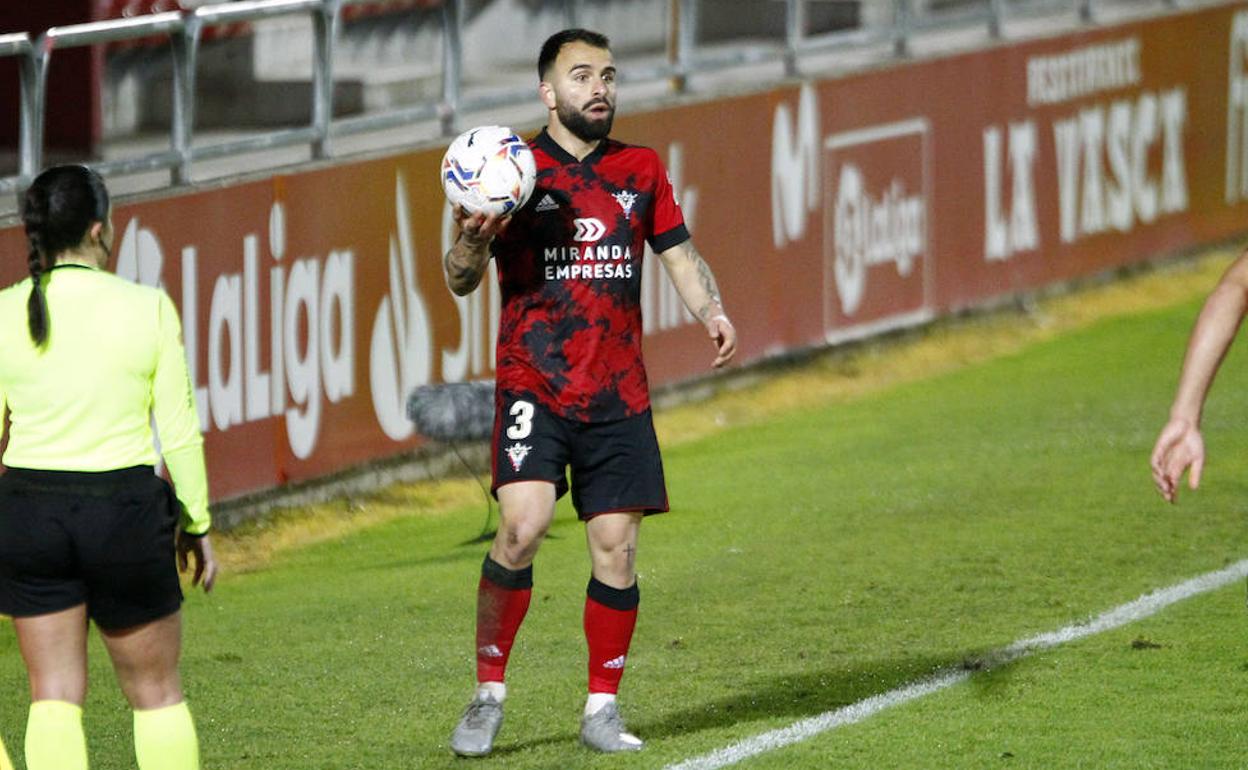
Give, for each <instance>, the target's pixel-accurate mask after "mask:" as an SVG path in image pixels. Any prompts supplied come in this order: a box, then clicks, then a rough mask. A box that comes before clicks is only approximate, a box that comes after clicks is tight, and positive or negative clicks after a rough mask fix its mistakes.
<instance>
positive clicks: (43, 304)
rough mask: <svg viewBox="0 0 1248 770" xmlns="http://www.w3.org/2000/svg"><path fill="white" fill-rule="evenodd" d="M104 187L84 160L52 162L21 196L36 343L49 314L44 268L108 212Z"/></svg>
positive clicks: (44, 338)
mask: <svg viewBox="0 0 1248 770" xmlns="http://www.w3.org/2000/svg"><path fill="white" fill-rule="evenodd" d="M108 210H109V204H108V190H107V189H106V188H105V186H104V180H103V179H101V178H100V175H99V174H97V173H95V172H94V171H92V170H91V169H89V168H87V167H86V166H53V167H52V168H49V169H47V170H46V171H44V172H43V173H42V174H40V175H39V176H37V177H35V181H34V182H32V183H31V185H30V188H29V189H28V190H26V194H25V196H24V197H23V199H22V223H23V224H24V225H25V226H26V240H27V243H28V244H29V246H30V250H29V252H28V253H27V257H26V267H27V269H28V270H29V271H30V279H31V287H30V298H29V299H28V300H27V301H26V321H27V326H28V327H29V328H30V339H31V340H32V341H33V342H34V343H35V346H36V347H44V346H45V345H47V343H48V330H49V325H50V323H51V319H50V318H49V315H48V301H47V297H46V296H45V295H44V287H43V284H44V281H43V277H44V274H45V273H47V272H48V271H49V270H51V269H52V266H53V265H55V264H56V260H57V257H58V256H59V255H60V254H61V253H63V252H65V251H66V250H68V249H73V248H75V247H77V246H78V245H79V244H81V243H82V240H83V238H85V237H86V235H87V231H88V230H90V228H91V225H92V224H94V223H96V222H104V221H105V220H106V219H107V218H108Z"/></svg>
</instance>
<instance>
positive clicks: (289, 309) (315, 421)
mask: <svg viewBox="0 0 1248 770" xmlns="http://www.w3.org/2000/svg"><path fill="white" fill-rule="evenodd" d="M268 229H269V233H268V236H269V237H268V255H269V256H270V257H271V258H272V261H271V263H270V264H269V265H268V268H267V270H266V269H265V267H264V266H263V265H262V259H261V239H260V237H259V236H258V235H256V234H253V233H249V234H246V235H245V236H244V237H243V243H242V246H243V249H242V251H243V260H242V261H243V265H242V271H241V272H224V271H221V272H216V273H215V274H213V275H212V278H213V279H214V280H213V288H212V297H211V301H210V304H209V307H208V312H207V314H206V325H204V326H203V327H202V328H201V324H204V323H205V318H204V317H202V316H201V314H200V312H199V280H200V274H199V268H198V265H199V250H198V247H196V246H194V245H186V246H184V247H183V248H182V287H181V297H182V307H181V314H182V334H183V339H184V341H185V345H186V357H187V369H188V373H189V374H190V376H191V383H192V387H193V388H194V396H195V405H196V410H197V411H198V413H199V421H200V429H201V430H203V431H207V430H208V429H209V427H210V426H211V427H215V428H216V429H217V430H218V431H223V432H224V431H228V430H229V429H230V428H231V427H233V426H235V425H242V424H245V423H250V422H256V421H258V420H264V419H268V418H270V417H281V418H283V420H284V422H285V426H286V436H287V441H288V442H289V446H290V450H291V452H292V453H293V454H294V456H295V457H297V458H300V459H303V458H307V457H308V456H310V455H311V454H312V452H313V451H315V449H316V445H317V441H318V437H319V433H320V425H321V415H322V409H323V400H327V401H328V402H329V403H338V402H339V401H342V400H343V399H345V398H348V397H350V396H351V395H352V394H353V393H354V390H355V377H354V363H353V362H354V356H355V352H354V345H353V340H354V331H353V330H354V317H355V309H354V308H355V302H354V297H355V278H354V275H355V255H354V253H353V252H352V251H350V250H347V249H344V250H335V251H331V252H330V253H329V254H328V255H326V256H325V257H318V256H305V257H300V258H298V259H289V258H288V255H287V254H286V216H285V207H284V205H283V204H282V203H281V202H275V203H274V204H273V205H272V207H271V208H270V210H269V228H268ZM163 263H164V257H163V254H162V249H161V245H160V242H159V240H158V239H157V237H156V234H155V233H154V232H153V231H152V230H150V229H148V228H144V227H142V226H140V224H139V222H138V220H137V219H132V220H130V221H129V222H128V223H127V224H126V227H125V229H124V231H123V234H122V238H121V244H120V246H119V247H118V249H117V273H118V275H120V276H121V277H123V278H128V279H130V280H134V281H137V282H139V283H142V284H146V285H149V286H160V285H161V270H162V267H163ZM266 279H267V281H266ZM265 283H267V286H265V285H264V284H265ZM262 289H264V290H262ZM265 321H267V324H266V323H265ZM266 327H267V328H266ZM264 337H267V338H268V346H267V347H268V351H267V352H268V356H267V358H266V357H265V350H264V347H265V346H264V345H263V344H262V342H261V340H262V338H264ZM205 342H206V345H204V347H206V348H207V350H206V351H205V353H206V355H205V356H204V357H203V358H204V362H205V363H206V371H203V372H201V366H200V360H201V356H200V350H201V345H203V344H204V343H205ZM201 375H202V376H203V379H206V382H203V381H202V380H201Z"/></svg>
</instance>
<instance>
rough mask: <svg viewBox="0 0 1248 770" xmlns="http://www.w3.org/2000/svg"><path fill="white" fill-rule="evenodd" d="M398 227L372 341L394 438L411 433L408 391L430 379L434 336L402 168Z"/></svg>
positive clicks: (382, 414)
mask: <svg viewBox="0 0 1248 770" xmlns="http://www.w3.org/2000/svg"><path fill="white" fill-rule="evenodd" d="M394 210H395V220H396V221H395V225H396V226H395V232H394V233H392V234H391V235H390V259H389V267H390V291H389V293H388V294H387V295H386V296H385V297H383V298H382V300H381V304H380V306H379V307H378V308H377V315H376V317H375V318H374V320H373V334H372V341H371V344H370V346H369V361H368V373H369V388H370V390H371V393H372V397H373V411H374V413H375V414H376V416H377V424H378V425H379V426H380V427H381V429H382V431H383V432H384V433H385V434H386V435H387V436H389V437H390V438H391V439H394V440H395V441H402V440H403V439H406V438H410V437H411V436H412V434H413V432H414V431H415V426H413V425H412V423H411V421H410V420H408V419H407V409H406V404H407V394H408V393H409V392H411V390H412V389H413V388H415V387H416V386H417V385H425V384H427V383H428V382H429V379H430V362H431V361H432V359H433V337H432V332H431V327H430V324H429V311H428V309H427V307H426V305H425V300H424V297H423V296H422V295H421V292H420V286H419V285H418V284H417V282H416V247H415V245H414V244H413V242H412V223H411V214H410V212H411V206H410V204H409V202H408V196H407V180H406V178H405V177H404V175H403V174H402V173H401V172H400V173H398V174H397V175H396V177H395V187H394Z"/></svg>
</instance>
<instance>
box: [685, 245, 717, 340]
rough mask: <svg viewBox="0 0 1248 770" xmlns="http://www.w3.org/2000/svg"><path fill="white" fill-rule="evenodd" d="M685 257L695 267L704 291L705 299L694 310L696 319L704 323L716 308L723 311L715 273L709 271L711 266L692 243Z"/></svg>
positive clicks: (709, 318)
mask: <svg viewBox="0 0 1248 770" xmlns="http://www.w3.org/2000/svg"><path fill="white" fill-rule="evenodd" d="M686 258H687V259H688V260H689V261H690V262H692V263H693V264H694V267H695V268H696V269H697V272H698V284H699V285H700V286H701V287H702V290H703V291H704V292H706V301H705V302H703V303H702V305H701V306H699V307H698V308H697V310H696V312H697V314H698V320H700V321H701V322H702V323H706V322H707V321H709V320H711V317H712V316H713V315H715V312H716V309H717V308H718V310H719V312H723V308H724V303H723V301H722V300H720V298H719V286H718V285H717V284H716V283H715V275H714V274H713V273H712V272H711V266H710V265H708V264H706V260H705V259H703V258H702V255H701V254H699V253H698V250H697V249H695V248H694V247H693V245H692V244H690V246H689V249H688V251H687V252H686Z"/></svg>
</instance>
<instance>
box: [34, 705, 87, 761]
mask: <svg viewBox="0 0 1248 770" xmlns="http://www.w3.org/2000/svg"><path fill="white" fill-rule="evenodd" d="M26 767H27V768H29V770H87V737H86V736H85V735H84V734H83V732H82V707H81V706H79V705H78V704H76V703H67V702H66V701H63V700H37V701H35V702H34V703H32V704H30V717H29V719H28V720H27V721H26Z"/></svg>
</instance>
